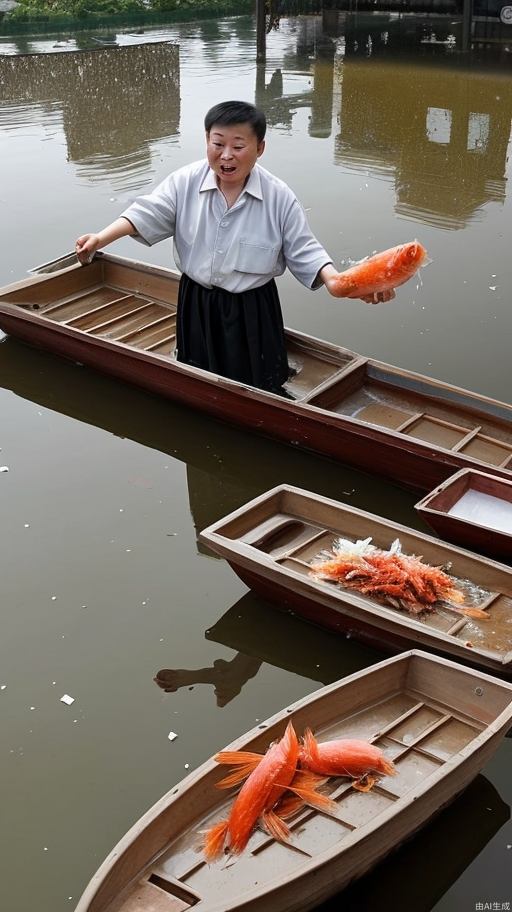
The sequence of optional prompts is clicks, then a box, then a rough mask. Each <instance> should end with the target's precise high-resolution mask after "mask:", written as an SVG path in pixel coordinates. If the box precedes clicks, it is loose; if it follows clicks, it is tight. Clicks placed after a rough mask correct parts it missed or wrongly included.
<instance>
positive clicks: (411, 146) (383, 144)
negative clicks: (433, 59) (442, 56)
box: [335, 59, 512, 228]
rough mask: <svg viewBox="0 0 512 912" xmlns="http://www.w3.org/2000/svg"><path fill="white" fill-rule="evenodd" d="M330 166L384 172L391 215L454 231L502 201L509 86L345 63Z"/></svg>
mask: <svg viewBox="0 0 512 912" xmlns="http://www.w3.org/2000/svg"><path fill="white" fill-rule="evenodd" d="M342 89H343V91H342V99H341V105H340V113H339V122H340V129H339V133H338V136H337V137H336V141H335V161H336V163H337V164H340V165H344V166H345V167H350V168H356V169H358V170H362V171H366V172H368V171H369V170H370V171H372V172H374V173H375V172H376V171H377V172H378V171H380V172H381V173H386V174H388V175H391V174H393V175H394V180H395V187H396V211H397V213H399V214H400V215H403V216H406V217H407V218H411V219H415V220H417V221H422V222H425V223H427V224H431V225H436V226H438V227H441V228H462V227H464V225H466V224H467V223H468V222H469V221H470V220H471V219H472V218H474V217H475V216H476V215H478V213H479V211H480V210H481V208H482V206H484V205H486V204H487V203H489V202H499V203H503V202H504V200H505V188H506V177H505V172H506V164H507V150H508V143H509V140H510V123H511V117H512V86H511V85H510V82H509V81H508V80H504V79H502V78H500V77H499V76H495V75H490V74H487V75H486V76H485V77H483V76H482V75H481V74H476V73H467V74H466V75H465V78H464V79H461V76H460V73H458V72H457V71H452V70H448V69H437V68H436V69H431V68H428V67H421V66H419V67H417V69H416V70H415V72H414V79H411V71H410V69H409V68H408V67H405V66H401V65H399V64H386V63H380V62H378V61H373V63H372V64H371V65H370V64H365V63H362V62H359V61H357V60H352V61H350V62H349V61H348V60H346V59H345V63H344V66H343V85H342Z"/></svg>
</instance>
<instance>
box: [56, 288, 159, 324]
mask: <svg viewBox="0 0 512 912" xmlns="http://www.w3.org/2000/svg"><path fill="white" fill-rule="evenodd" d="M145 304H146V301H143V300H142V299H141V298H137V297H135V296H134V295H126V296H125V297H124V298H117V299H116V300H115V301H109V302H107V304H103V305H101V307H95V308H94V309H93V310H91V311H89V312H87V313H85V314H84V315H83V316H80V317H73V318H72V319H71V320H64V321H63V322H64V324H65V325H66V326H71V327H73V328H74V329H81V330H83V331H85V332H90V331H91V330H95V329H98V328H99V327H100V326H104V325H107V324H108V323H110V322H112V321H113V320H115V319H118V318H119V317H127V316H129V315H131V314H134V313H137V311H139V310H140V308H141V306H144V305H145Z"/></svg>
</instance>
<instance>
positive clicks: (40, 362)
mask: <svg viewBox="0 0 512 912" xmlns="http://www.w3.org/2000/svg"><path fill="white" fill-rule="evenodd" d="M0 385H1V386H2V387H4V388H5V389H7V390H11V391H12V392H13V393H15V394H16V395H17V396H21V397H22V398H23V399H28V400H29V401H31V402H36V403H38V404H39V405H42V406H44V407H45V408H48V409H51V410H53V411H55V412H58V413H60V414H63V415H68V416H69V417H71V418H74V419H76V420H78V421H83V422H85V423H86V424H90V425H93V426H94V427H98V428H102V429H104V430H105V431H107V432H108V433H111V434H115V435H116V436H117V437H121V438H126V439H128V440H132V441H134V442H135V443H140V444H142V445H143V446H146V447H150V448H151V449H155V450H159V451H160V452H163V453H167V454H168V455H169V456H170V457H172V458H173V459H178V460H179V461H180V462H184V463H186V465H187V484H188V493H189V503H190V512H191V516H192V521H193V524H194V527H195V530H196V537H197V536H198V535H199V532H200V531H201V530H202V529H204V528H205V527H206V526H209V525H211V523H213V522H215V521H216V520H218V519H221V518H222V517H223V516H225V515H227V514H228V513H231V512H232V511H233V510H235V509H236V508H237V507H239V506H240V505H241V504H243V503H245V502H246V501H248V500H249V499H250V498H252V497H255V496H256V495H257V494H261V493H262V492H263V491H265V490H268V489H269V488H271V487H274V486H275V485H277V484H280V483H281V482H282V481H283V480H286V481H287V482H289V483H290V484H295V485H297V486H298V487H303V488H308V487H309V488H313V489H314V490H316V491H318V493H321V494H325V495H326V496H331V497H336V498H337V499H338V500H348V501H349V502H350V503H351V504H354V506H358V507H360V508H361V509H368V510H371V511H373V512H376V513H381V514H382V515H389V516H390V517H392V518H393V519H395V520H396V521H397V522H403V523H404V524H406V525H410V526H414V527H415V528H422V529H426V527H425V526H424V524H423V522H422V520H421V519H420V518H418V516H417V514H416V511H415V509H414V504H415V502H416V500H417V494H415V493H414V492H412V491H406V490H403V489H401V488H398V487H396V486H394V485H391V484H386V483H385V482H383V481H381V480H379V479H377V478H374V477H373V476H370V475H367V474H365V473H363V472H359V471H357V470H355V469H351V468H348V467H346V466H344V465H341V464H339V463H337V462H334V461H333V460H330V459H327V458H323V457H320V456H315V455H312V454H308V453H306V452H304V451H297V450H295V449H293V448H290V447H289V446H286V445H284V444H281V443H277V442H275V441H270V440H265V439H264V438H260V437H256V436H253V435H251V434H246V433H244V432H242V431H240V430H237V429H235V428H231V427H229V426H228V425H226V424H223V423H221V422H220V421H215V420H214V419H212V418H208V417H207V416H204V415H201V414H199V413H195V412H191V411H190V409H187V408H185V407H183V406H180V405H177V404H175V403H173V402H170V401H167V400H164V399H161V398H159V397H157V396H151V395H149V394H147V393H144V392H143V391H141V390H140V389H138V388H137V387H131V386H129V385H127V384H124V383H122V382H120V381H116V380H114V379H112V378H111V377H107V376H103V375H102V374H100V373H98V372H96V371H94V370H91V369H89V368H86V367H77V365H76V364H72V363H70V362H69V361H65V360H63V359H59V358H55V357H53V356H52V355H49V354H46V353H45V352H42V351H38V350H36V349H31V348H29V347H28V346H25V345H22V344H21V343H19V342H16V341H15V340H14V339H10V338H8V339H4V341H3V342H2V343H0ZM290 453H293V458H290ZM198 550H200V551H201V552H202V553H207V554H208V555H209V556H211V552H210V551H208V550H207V549H206V548H205V547H204V546H203V545H199V544H198Z"/></svg>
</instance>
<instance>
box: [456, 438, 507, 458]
mask: <svg viewBox="0 0 512 912" xmlns="http://www.w3.org/2000/svg"><path fill="white" fill-rule="evenodd" d="M460 452H461V453H463V454H464V455H465V456H471V457H472V458H473V459H479V460H480V461H481V462H485V463H488V464H489V465H494V466H501V465H502V464H503V462H504V460H508V459H509V458H510V457H511V456H512V446H511V445H510V444H508V443H505V442H502V441H501V440H497V439H496V438H495V437H490V436H489V435H488V434H477V435H476V437H474V438H473V439H472V440H470V441H469V443H467V444H466V445H465V446H463V447H462V448H461V450H460Z"/></svg>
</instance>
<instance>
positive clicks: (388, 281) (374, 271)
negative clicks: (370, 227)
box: [331, 241, 430, 298]
mask: <svg viewBox="0 0 512 912" xmlns="http://www.w3.org/2000/svg"><path fill="white" fill-rule="evenodd" d="M429 262H430V260H429V258H428V254H427V251H426V250H425V248H424V246H423V244H420V242H419V241H410V242H409V243H407V244H399V245H398V246H397V247H390V249H389V250H383V251H381V253H376V254H374V256H370V257H367V258H366V259H364V260H361V262H360V263H356V264H355V265H354V266H351V267H350V268H349V269H345V270H344V272H340V273H338V275H337V276H336V277H335V278H334V280H333V281H332V283H331V284H332V286H333V288H334V291H333V293H334V294H335V295H336V296H337V297H340V298H363V297H366V296H367V295H372V294H378V292H382V291H391V290H392V289H393V288H397V287H398V286H399V285H403V284H404V282H407V281H408V280H409V279H411V278H412V277H413V275H414V274H415V273H416V272H417V271H418V269H420V267H421V266H426V264H427V263H429Z"/></svg>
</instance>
